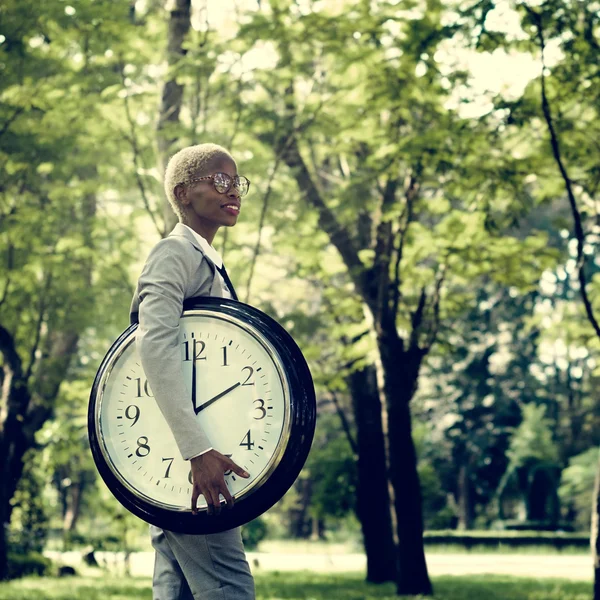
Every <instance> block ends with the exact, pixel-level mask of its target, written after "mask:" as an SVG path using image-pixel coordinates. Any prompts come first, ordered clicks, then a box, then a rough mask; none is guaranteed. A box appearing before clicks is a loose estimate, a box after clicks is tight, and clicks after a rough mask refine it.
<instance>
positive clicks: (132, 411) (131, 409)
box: [125, 404, 140, 427]
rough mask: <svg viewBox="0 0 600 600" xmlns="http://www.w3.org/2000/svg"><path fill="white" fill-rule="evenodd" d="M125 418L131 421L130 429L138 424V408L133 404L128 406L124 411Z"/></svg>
mask: <svg viewBox="0 0 600 600" xmlns="http://www.w3.org/2000/svg"><path fill="white" fill-rule="evenodd" d="M125 416H126V417H127V418H128V419H129V420H130V421H133V423H132V424H131V427H133V426H134V425H135V424H136V423H137V422H138V419H139V418H140V407H139V406H136V405H135V404H130V405H129V406H128V407H127V408H126V409H125Z"/></svg>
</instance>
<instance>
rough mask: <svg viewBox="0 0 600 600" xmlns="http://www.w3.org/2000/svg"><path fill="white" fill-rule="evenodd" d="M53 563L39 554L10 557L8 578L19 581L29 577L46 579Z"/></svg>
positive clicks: (15, 554) (12, 555)
mask: <svg viewBox="0 0 600 600" xmlns="http://www.w3.org/2000/svg"><path fill="white" fill-rule="evenodd" d="M51 566H52V561H51V560H50V559H49V558H46V557H45V556H44V555H43V554H40V553H39V552H29V553H27V554H21V553H18V554H17V553H11V554H9V555H8V578H9V579H18V578H20V577H27V576H29V575H36V576H38V577H44V576H46V575H48V574H49V573H50V568H51Z"/></svg>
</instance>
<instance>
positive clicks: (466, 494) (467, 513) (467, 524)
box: [457, 463, 473, 530]
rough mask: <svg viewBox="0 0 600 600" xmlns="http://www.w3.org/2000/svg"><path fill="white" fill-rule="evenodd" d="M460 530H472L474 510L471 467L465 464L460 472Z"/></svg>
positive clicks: (461, 466) (460, 467) (460, 468)
mask: <svg viewBox="0 0 600 600" xmlns="http://www.w3.org/2000/svg"><path fill="white" fill-rule="evenodd" d="M457 487H458V490H457V491H458V498H457V500H458V502H457V504H458V529H463V530H464V529H471V526H472V523H473V509H472V503H471V483H470V477H469V466H468V464H466V463H463V464H461V465H460V466H459V470H458V486H457Z"/></svg>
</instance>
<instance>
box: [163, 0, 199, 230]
mask: <svg viewBox="0 0 600 600" xmlns="http://www.w3.org/2000/svg"><path fill="white" fill-rule="evenodd" d="M191 5H192V2H191V0H175V6H174V8H173V10H171V14H170V18H169V31H168V39H167V63H168V65H169V75H168V79H167V81H165V84H164V86H163V91H162V98H161V104H160V113H159V117H158V127H157V141H158V156H159V167H160V172H161V174H163V173H164V172H165V168H166V166H167V162H168V160H169V155H170V153H171V151H172V148H171V147H172V145H173V143H174V142H175V140H177V138H178V137H179V136H178V135H176V133H175V130H176V128H177V126H178V125H179V113H180V111H181V106H182V104H183V92H184V86H183V85H182V84H179V83H177V78H176V77H175V74H174V73H173V70H174V69H175V67H176V66H177V63H178V62H179V61H180V60H181V59H182V58H183V57H184V56H185V54H186V50H185V49H184V48H183V42H184V40H185V36H186V35H187V33H188V31H189V30H190V26H191ZM163 214H164V221H165V229H164V231H163V235H166V234H167V233H169V232H170V231H171V229H172V228H173V227H174V225H175V223H176V222H177V217H176V215H175V213H174V212H173V210H172V209H171V206H170V205H169V203H168V202H165V208H164V212H163Z"/></svg>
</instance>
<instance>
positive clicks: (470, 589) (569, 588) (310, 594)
mask: <svg viewBox="0 0 600 600" xmlns="http://www.w3.org/2000/svg"><path fill="white" fill-rule="evenodd" d="M433 584H434V587H435V592H436V594H435V598H436V600H591V598H592V591H591V584H590V583H586V582H574V581H563V580H554V579H545V580H544V579H542V580H534V579H524V578H517V577H505V576H500V575H497V576H485V577H484V576H477V577H438V578H436V579H434V581H433ZM150 586H151V582H150V580H149V579H147V578H129V579H125V578H111V577H110V576H108V575H104V576H102V577H64V578H62V579H57V578H50V577H48V578H26V579H21V580H17V581H12V582H9V583H1V584H0V600H152V592H151V588H150ZM256 592H257V600H369V599H371V598H373V599H374V600H393V599H398V598H399V597H398V596H395V595H394V586H393V585H390V584H387V585H383V586H376V585H368V584H366V583H364V582H363V580H362V578H361V576H360V575H356V574H347V575H346V574H342V575H339V574H336V575H326V574H325V575H323V574H314V573H309V572H294V573H268V574H264V575H257V576H256Z"/></svg>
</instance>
